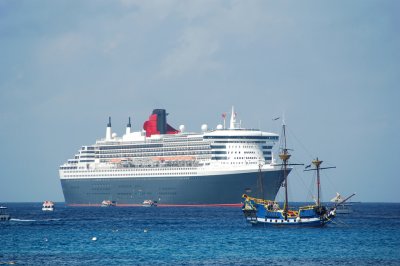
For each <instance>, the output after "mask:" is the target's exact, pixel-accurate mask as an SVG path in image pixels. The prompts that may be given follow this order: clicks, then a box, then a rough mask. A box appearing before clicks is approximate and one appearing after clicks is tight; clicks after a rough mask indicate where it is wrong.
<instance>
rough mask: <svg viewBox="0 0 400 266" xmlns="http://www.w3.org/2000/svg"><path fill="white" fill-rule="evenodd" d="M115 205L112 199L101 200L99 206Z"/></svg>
mask: <svg viewBox="0 0 400 266" xmlns="http://www.w3.org/2000/svg"><path fill="white" fill-rule="evenodd" d="M116 205H117V203H116V202H115V201H112V200H103V201H102V202H101V207H114V206H116Z"/></svg>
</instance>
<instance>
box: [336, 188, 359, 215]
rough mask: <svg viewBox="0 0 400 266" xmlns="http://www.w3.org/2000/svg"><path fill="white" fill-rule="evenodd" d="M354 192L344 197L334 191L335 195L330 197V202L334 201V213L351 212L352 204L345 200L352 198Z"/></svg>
mask: <svg viewBox="0 0 400 266" xmlns="http://www.w3.org/2000/svg"><path fill="white" fill-rule="evenodd" d="M355 194H356V193H353V194H351V195H350V196H348V197H347V198H344V197H343V196H342V195H340V194H339V193H338V192H336V196H335V197H334V198H333V199H331V202H333V203H335V206H336V213H338V214H350V213H353V204H352V203H351V202H347V201H348V200H349V199H350V198H352V197H353V196H354V195H355Z"/></svg>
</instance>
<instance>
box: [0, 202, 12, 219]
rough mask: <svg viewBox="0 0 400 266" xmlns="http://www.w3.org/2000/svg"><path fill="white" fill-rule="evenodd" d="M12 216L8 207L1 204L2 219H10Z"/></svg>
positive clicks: (0, 213) (0, 217)
mask: <svg viewBox="0 0 400 266" xmlns="http://www.w3.org/2000/svg"><path fill="white" fill-rule="evenodd" d="M10 219H11V216H10V215H9V214H8V213H7V207H4V206H0V221H8V220H10Z"/></svg>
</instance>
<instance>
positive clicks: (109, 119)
mask: <svg viewBox="0 0 400 266" xmlns="http://www.w3.org/2000/svg"><path fill="white" fill-rule="evenodd" d="M107 127H111V116H109V117H108V124H107Z"/></svg>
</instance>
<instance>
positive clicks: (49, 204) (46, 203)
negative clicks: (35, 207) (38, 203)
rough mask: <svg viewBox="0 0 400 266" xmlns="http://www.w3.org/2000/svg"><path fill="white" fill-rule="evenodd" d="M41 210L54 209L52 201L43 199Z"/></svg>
mask: <svg viewBox="0 0 400 266" xmlns="http://www.w3.org/2000/svg"><path fill="white" fill-rule="evenodd" d="M42 211H54V202H52V201H50V200H45V201H44V202H43V205H42Z"/></svg>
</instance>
